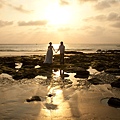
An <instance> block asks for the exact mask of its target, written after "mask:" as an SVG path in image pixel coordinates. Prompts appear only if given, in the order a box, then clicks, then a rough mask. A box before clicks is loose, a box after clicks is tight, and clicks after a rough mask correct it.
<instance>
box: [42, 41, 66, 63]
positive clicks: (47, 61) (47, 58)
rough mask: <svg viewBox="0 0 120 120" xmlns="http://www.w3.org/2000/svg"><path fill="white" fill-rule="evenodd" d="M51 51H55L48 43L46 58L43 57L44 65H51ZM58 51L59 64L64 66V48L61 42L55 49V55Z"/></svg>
mask: <svg viewBox="0 0 120 120" xmlns="http://www.w3.org/2000/svg"><path fill="white" fill-rule="evenodd" d="M53 50H54V51H55V49H54V48H53V46H52V42H50V43H49V46H48V50H47V53H46V56H45V60H44V63H52V62H53ZM58 51H60V64H64V52H65V46H64V44H63V42H60V46H59V48H58V49H57V51H55V53H57V52H58Z"/></svg>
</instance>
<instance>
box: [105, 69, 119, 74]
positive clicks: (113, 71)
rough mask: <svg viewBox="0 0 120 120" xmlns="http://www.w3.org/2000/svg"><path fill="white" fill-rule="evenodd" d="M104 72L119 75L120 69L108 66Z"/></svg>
mask: <svg viewBox="0 0 120 120" xmlns="http://www.w3.org/2000/svg"><path fill="white" fill-rule="evenodd" d="M105 72H106V73H110V74H114V75H120V69H117V68H109V69H106V70H105Z"/></svg>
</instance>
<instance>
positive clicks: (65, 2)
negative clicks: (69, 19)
mask: <svg viewBox="0 0 120 120" xmlns="http://www.w3.org/2000/svg"><path fill="white" fill-rule="evenodd" d="M60 5H69V2H68V1H66V0H60Z"/></svg>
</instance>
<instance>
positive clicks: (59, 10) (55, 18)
mask: <svg viewBox="0 0 120 120" xmlns="http://www.w3.org/2000/svg"><path fill="white" fill-rule="evenodd" d="M45 19H46V20H47V21H48V22H49V24H52V25H62V24H69V21H70V19H71V14H70V9H69V8H67V7H64V6H60V5H59V4H51V5H48V6H47V7H46V10H45Z"/></svg>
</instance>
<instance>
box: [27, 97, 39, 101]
mask: <svg viewBox="0 0 120 120" xmlns="http://www.w3.org/2000/svg"><path fill="white" fill-rule="evenodd" d="M26 101H27V102H33V101H41V98H40V97H39V96H32V98H30V99H26Z"/></svg>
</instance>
